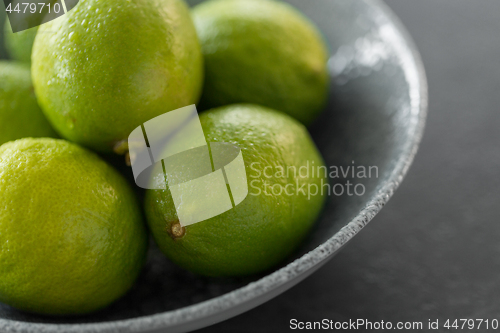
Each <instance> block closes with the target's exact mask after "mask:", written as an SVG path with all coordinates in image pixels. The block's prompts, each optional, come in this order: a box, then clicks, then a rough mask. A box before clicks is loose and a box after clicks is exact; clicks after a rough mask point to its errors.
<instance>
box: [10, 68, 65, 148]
mask: <svg viewBox="0 0 500 333" xmlns="http://www.w3.org/2000/svg"><path fill="white" fill-rule="evenodd" d="M56 136H57V134H56V133H55V132H54V130H53V129H52V126H51V125H50V124H49V122H48V121H47V119H46V118H45V116H44V115H43V113H42V110H41V109H40V107H39V106H38V102H37V100H36V96H35V92H34V91H33V85H32V84H31V73H30V69H29V66H28V65H24V64H20V63H14V62H9V61H5V60H3V61H0V145H1V144H3V143H5V142H7V141H12V140H17V139H20V138H24V137H56Z"/></svg>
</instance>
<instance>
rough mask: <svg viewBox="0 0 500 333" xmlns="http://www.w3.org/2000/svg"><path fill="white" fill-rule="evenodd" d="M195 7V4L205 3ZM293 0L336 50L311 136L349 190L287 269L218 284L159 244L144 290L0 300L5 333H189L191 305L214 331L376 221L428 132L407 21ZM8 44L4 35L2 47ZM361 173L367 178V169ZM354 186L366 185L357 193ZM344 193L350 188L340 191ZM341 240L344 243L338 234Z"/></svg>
mask: <svg viewBox="0 0 500 333" xmlns="http://www.w3.org/2000/svg"><path fill="white" fill-rule="evenodd" d="M188 2H189V3H190V4H191V5H194V4H196V3H199V2H201V1H188ZM287 2H290V3H291V4H293V5H294V6H296V7H297V8H299V9H300V10H301V11H302V12H303V13H304V14H305V15H306V16H308V17H309V18H310V19H311V20H312V21H314V22H315V23H316V24H317V25H318V26H319V27H320V29H321V31H322V32H323V34H324V36H325V39H326V40H327V42H328V44H329V46H330V51H331V55H332V57H331V58H330V61H329V69H330V73H331V76H332V84H331V98H330V102H329V105H328V107H327V110H325V112H324V114H323V115H322V116H321V119H319V120H318V121H317V122H316V123H315V124H314V125H313V126H312V127H311V128H310V132H311V135H312V136H313V138H314V140H315V142H316V144H317V146H318V147H319V149H320V151H321V152H322V154H323V156H324V158H325V161H326V163H327V166H329V168H330V171H331V172H333V173H332V174H331V175H332V176H334V177H333V178H332V184H340V185H342V186H340V185H338V186H337V187H336V188H335V192H334V191H333V190H331V192H332V193H331V195H330V196H329V199H328V203H327V205H326V207H325V210H324V213H323V214H322V217H321V218H320V219H319V221H318V222H317V224H316V225H315V227H314V229H313V230H312V232H311V233H310V235H309V236H308V238H307V240H306V241H305V242H304V243H303V244H302V246H301V248H300V249H299V250H298V251H297V252H296V253H295V254H294V255H293V256H292V257H290V258H289V259H288V260H287V261H286V262H283V263H282V265H281V266H279V267H276V268H275V269H274V270H273V271H270V272H267V273H265V274H262V275H260V276H254V277H250V278H245V279H211V278H204V277H199V276H195V275H193V274H190V273H188V272H186V271H184V270H182V269H179V268H177V267H175V266H174V265H173V264H171V263H170V262H169V261H168V260H167V259H165V258H164V257H163V256H162V255H161V253H160V252H159V251H158V249H157V248H156V246H155V245H154V244H153V242H151V250H150V252H149V259H148V263H147V265H146V267H145V269H144V271H143V273H142V275H141V276H140V278H139V280H138V282H137V284H136V286H135V287H134V288H133V289H132V290H131V291H130V292H129V293H128V294H127V295H126V296H125V297H123V298H122V299H121V300H119V301H118V302H116V303H115V304H113V305H112V306H110V307H109V308H107V309H105V310H103V311H100V312H98V313H95V314H93V315H90V316H85V317H76V318H50V317H42V316H36V315H31V314H26V313H23V312H19V311H16V310H14V309H12V308H10V307H9V306H6V305H1V304H0V331H2V332H16V331H18V330H19V331H20V330H21V329H30V328H37V329H44V330H45V331H46V332H52V331H54V332H56V331H61V332H62V331H65V332H66V331H75V332H76V331H82V332H83V331H89V332H90V331H94V330H96V331H97V330H98V328H99V327H102V328H103V331H108V330H109V331H114V330H115V329H118V327H121V328H122V329H126V330H127V331H148V330H149V329H152V328H162V327H169V326H171V327H174V326H175V327H176V330H177V331H182V330H185V329H187V328H188V324H189V322H190V321H193V318H195V317H196V316H197V314H192V312H193V305H199V306H200V307H198V308H196V309H197V311H198V313H200V314H199V315H198V318H204V319H206V320H205V321H200V322H199V324H197V327H201V326H204V325H208V324H209V323H213V322H214V321H215V319H213V318H215V317H216V316H217V315H219V316H220V314H221V313H223V312H225V311H228V310H229V307H231V308H233V312H232V313H234V308H237V307H239V306H241V309H242V310H241V311H243V310H244V309H246V308H245V307H244V306H243V305H242V303H245V302H248V300H249V298H252V297H254V298H259V297H261V298H262V299H263V300H262V301H264V299H265V297H264V296H263V294H265V293H266V292H267V291H265V290H264V291H262V292H255V293H254V294H252V295H253V296H248V295H249V294H246V295H247V297H243V296H242V297H240V296H238V295H240V294H241V293H240V294H238V292H239V290H242V289H241V288H244V290H245V291H251V290H252V288H253V289H255V290H258V288H260V287H262V285H263V284H262V283H263V282H262V281H266V278H268V276H270V275H272V276H273V277H279V279H278V280H279V281H278V282H276V283H275V284H274V287H273V288H281V289H282V290H281V291H283V290H285V289H286V288H288V287H290V286H291V285H293V284H294V283H295V282H293V283H290V281H294V280H297V282H298V280H300V279H297V277H298V276H299V275H301V274H306V271H310V270H313V269H314V268H313V267H306V268H304V269H302V270H300V269H299V270H297V269H296V270H295V271H293V270H291V269H289V268H290V267H292V266H291V265H298V264H300V263H301V261H304V260H306V259H305V258H306V257H307V258H308V259H307V260H309V259H310V258H311V255H317V260H316V261H315V262H314V264H312V265H310V266H318V265H319V264H320V263H321V262H324V261H325V259H327V258H329V257H331V255H332V254H333V253H334V252H335V251H337V250H338V248H340V246H342V245H343V244H344V243H345V242H346V241H348V240H349V239H350V238H352V236H353V235H354V234H355V233H356V232H357V231H358V230H359V229H360V228H361V227H362V226H363V225H364V224H366V223H367V222H368V221H369V220H370V219H371V217H372V216H373V215H370V216H368V217H367V218H364V219H361V218H360V216H361V215H363V214H365V215H366V209H367V207H369V206H370V205H372V206H373V205H374V202H379V203H380V204H379V205H375V206H376V207H375V208H374V209H372V212H374V213H376V212H377V211H378V209H380V207H381V205H383V203H385V201H386V200H387V199H388V198H389V197H390V196H391V195H392V191H393V190H394V189H395V187H397V184H398V183H399V182H400V181H401V179H402V177H403V176H404V173H405V172H406V169H407V167H408V166H409V164H410V162H411V159H412V158H413V154H414V152H415V150H416V147H417V145H418V142H419V139H420V135H421V133H422V128H423V123H424V118H425V103H426V95H425V91H426V90H425V89H426V87H425V78H424V76H423V72H422V69H421V66H420V62H419V59H418V55H417V54H416V51H415V50H414V48H413V46H412V43H411V41H409V40H408V37H407V35H406V33H405V32H404V31H402V30H401V26H400V24H399V23H398V22H397V20H395V18H394V17H393V16H392V14H391V13H390V12H389V11H388V10H387V9H386V7H385V5H384V4H382V3H379V2H377V1H369V0H366V1H352V0H315V1H303V0H289V1H287ZM1 6H3V4H1V5H0V7H1ZM4 13H5V12H2V14H0V30H1V29H3V21H4V19H5V18H4ZM2 39H3V37H0V42H1V41H2ZM0 44H1V43H0ZM1 54H2V48H1V47H0V55H1ZM348 168H349V169H348ZM363 169H364V170H365V175H364V177H363V174H362V173H361V174H360V173H359V172H360V171H362V170H363ZM352 170H355V173H354V174H353V173H352ZM343 173H345V174H343ZM348 182H349V183H350V184H352V185H351V187H350V191H351V193H354V190H355V189H357V194H356V193H354V194H352V195H349V194H348V193H347V189H348V187H349V185H348ZM355 185H358V186H357V187H356V188H355V187H354V186H355ZM342 189H343V191H344V192H343V193H342V194H340V192H341V190H342ZM361 192H363V193H362V195H359V194H360V193H361ZM356 220H358V221H362V223H361V224H358V227H357V229H356V230H354V229H352V228H351V229H349V230H350V231H349V233H348V234H347V233H346V232H345V231H346V230H347V229H346V228H344V227H346V226H347V227H350V226H352V223H353V221H356ZM341 229H342V230H341ZM352 230H354V231H352ZM339 235H340V236H342V238H338V236H339ZM336 237H337V239H342V240H341V241H338V242H337V243H336V245H335V246H334V247H331V248H330V250H329V252H328V251H327V252H328V253H325V249H324V248H323V249H318V247H319V246H322V245H323V246H324V245H325V244H328V242H331V241H332V239H336ZM311 251H312V252H311ZM320 251H322V252H321V253H320ZM307 253H309V254H308V255H305V254H307ZM321 256H323V257H321ZM289 264H291V265H289ZM293 267H298V266H293ZM252 282H254V283H252ZM261 282H262V283H261ZM250 283H252V284H250ZM249 284H250V285H249ZM280 286H281V287H280ZM255 290H254V291H255ZM223 295H226V296H227V295H233V296H234V297H232V301H231V302H232V303H231V304H230V305H229V304H228V303H224V304H226V305H222V304H223V303H220V302H219V301H218V300H220V299H221V298H223V297H225V296H223ZM240 303H241V304H240ZM255 304H258V302H256V303H255ZM247 308H248V307H247ZM203 309H205V310H206V311H205V310H203ZM207 309H208V310H207ZM200 311H201V312H200ZM203 311H205V312H203ZM241 311H240V312H241ZM189 313H191V315H188V314H189ZM234 314H236V313H234ZM193 316H194V317H193ZM227 316H229V315H227ZM227 316H226V317H227ZM211 317H212V319H210V318H211ZM220 318H222V317H220ZM124 320H125V321H124ZM31 323H37V324H41V325H35V326H33V325H32V324H31ZM81 323H87V324H90V323H92V324H93V325H81V326H75V325H68V326H64V327H65V328H64V329H62V328H61V326H56V325H50V324H81ZM99 325H101V326H99ZM183 325H184V326H183ZM191 328H193V327H192V326H191Z"/></svg>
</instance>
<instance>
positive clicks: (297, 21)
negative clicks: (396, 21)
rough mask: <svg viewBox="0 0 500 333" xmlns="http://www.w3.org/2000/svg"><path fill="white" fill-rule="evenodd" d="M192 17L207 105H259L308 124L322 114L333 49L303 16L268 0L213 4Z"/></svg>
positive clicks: (199, 8) (201, 7)
mask: <svg viewBox="0 0 500 333" xmlns="http://www.w3.org/2000/svg"><path fill="white" fill-rule="evenodd" d="M192 13H193V20H194V22H195V26H196V30H197V32H198V36H199V38H200V43H201V45H202V50H203V55H204V56H205V87H204V91H203V96H202V106H204V107H216V106H223V105H227V104H232V103H255V104H260V105H264V106H268V107H270V108H274V109H276V110H280V111H283V112H286V113H287V114H289V115H291V116H292V117H294V118H296V119H298V120H299V121H301V122H302V123H304V124H306V125H308V124H310V123H311V122H312V121H313V120H314V119H315V118H316V117H317V116H318V114H319V113H320V112H321V110H322V109H323V107H324V106H325V102H326V99H327V93H328V82H329V77H328V72H327V60H328V51H327V47H326V45H325V43H324V41H323V39H322V36H321V35H320V32H319V31H318V29H317V28H316V27H315V26H314V25H313V23H312V22H311V21H309V20H308V19H307V18H306V17H305V16H304V15H302V14H301V13H300V12H298V11H297V10H296V9H294V8H293V7H291V6H290V5H288V4H286V3H283V2H279V1H269V0H212V1H207V2H205V3H202V4H200V5H198V6H196V7H195V8H194V9H193V11H192Z"/></svg>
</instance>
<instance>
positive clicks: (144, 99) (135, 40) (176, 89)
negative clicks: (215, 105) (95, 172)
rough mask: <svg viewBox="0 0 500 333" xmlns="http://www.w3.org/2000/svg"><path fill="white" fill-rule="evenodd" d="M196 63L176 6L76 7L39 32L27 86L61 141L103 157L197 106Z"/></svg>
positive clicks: (161, 0)
mask: <svg viewBox="0 0 500 333" xmlns="http://www.w3.org/2000/svg"><path fill="white" fill-rule="evenodd" d="M202 60H203V59H202V54H201V47H200V44H199V42H198V38H197V36H196V30H195V28H194V25H193V22H192V19H191V16H190V13H189V8H187V6H186V5H185V3H184V2H183V1H182V0H144V1H125V0H119V1H115V0H81V1H80V2H79V3H78V5H76V7H75V8H74V9H72V10H71V11H70V12H68V13H67V14H66V15H64V16H62V17H60V18H58V19H56V20H53V21H51V22H49V23H46V24H44V25H42V26H40V28H39V33H38V34H37V37H36V38H35V44H34V46H33V56H32V61H33V64H32V72H33V83H34V85H35V90H36V93H37V96H38V99H39V102H40V105H41V107H42V109H43V110H44V112H45V114H46V115H47V118H48V119H49V120H50V122H51V123H52V124H53V125H54V127H55V128H56V129H57V130H58V132H60V133H61V135H62V136H63V137H64V138H66V139H68V140H70V141H74V142H77V143H80V144H82V145H85V146H87V147H90V148H93V149H95V150H98V151H103V152H107V151H111V150H112V149H113V148H114V147H116V145H117V144H119V143H120V142H121V141H122V140H124V139H126V138H128V135H129V134H130V132H131V131H132V130H133V129H134V128H136V127H137V126H139V125H141V124H142V123H144V122H145V121H147V120H149V119H151V118H154V117H156V116H158V115H160V114H163V113H165V112H167V111H170V110H174V109H177V108H180V107H184V106H186V105H190V104H194V103H196V102H197V101H198V98H199V95H200V93H201V88H202V84H203V82H202V81H203V63H202Z"/></svg>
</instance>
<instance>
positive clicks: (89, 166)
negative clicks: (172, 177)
mask: <svg viewBox="0 0 500 333" xmlns="http://www.w3.org/2000/svg"><path fill="white" fill-rule="evenodd" d="M0 230H1V232H0V301H1V302H3V303H6V304H9V305H11V306H13V307H15V308H18V309H20V310H24V311H28V312H33V313H40V314H48V315H76V314H85V313H89V312H92V311H95V310H98V309H100V308H103V307H105V306H107V305H108V304H110V303H111V302H113V301H114V300H116V299H117V298H118V297H120V296H122V295H123V294H124V293H125V292H126V291H128V290H129V289H130V287H131V286H132V284H133V283H134V281H135V280H136V277H137V276H138V274H139V272H140V270H141V268H142V266H143V262H144V260H145V256H146V251H147V243H148V240H147V230H146V226H145V224H144V223H143V222H142V217H141V213H140V208H139V206H138V203H137V201H136V198H135V196H134V193H133V192H132V190H131V188H130V187H129V185H128V183H127V182H126V181H125V180H124V179H123V177H122V176H121V175H120V174H119V173H118V172H117V171H115V170H114V169H113V168H112V167H110V166H109V165H107V164H106V163H105V162H104V161H103V160H101V159H100V158H99V157H98V156H97V155H95V154H94V153H92V152H90V151H88V150H86V149H84V148H81V147H79V146H77V145H75V144H72V143H69V142H67V141H63V140H56V139H21V140H18V141H14V142H9V143H6V144H4V145H2V146H1V147H0Z"/></svg>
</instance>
